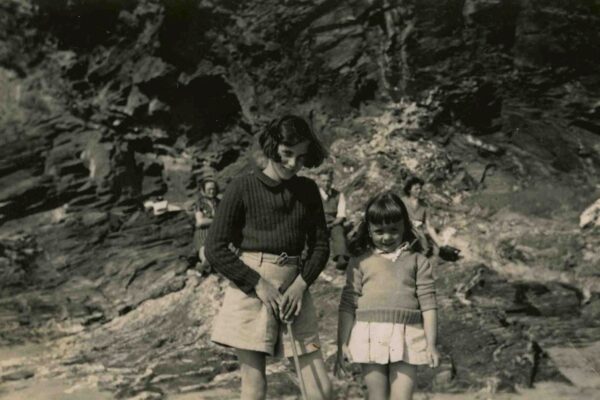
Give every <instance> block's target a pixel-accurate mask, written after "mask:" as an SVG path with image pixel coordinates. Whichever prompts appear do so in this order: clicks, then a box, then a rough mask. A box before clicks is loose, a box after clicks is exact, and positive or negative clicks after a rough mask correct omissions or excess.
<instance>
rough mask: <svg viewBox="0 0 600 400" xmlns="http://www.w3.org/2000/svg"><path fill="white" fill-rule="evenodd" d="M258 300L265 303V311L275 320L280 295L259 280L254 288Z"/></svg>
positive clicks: (267, 283) (268, 284) (266, 283)
mask: <svg viewBox="0 0 600 400" xmlns="http://www.w3.org/2000/svg"><path fill="white" fill-rule="evenodd" d="M254 291H255V292H256V295H257V296H258V298H259V299H260V300H261V301H262V302H263V303H265V305H266V306H267V310H270V311H271V312H272V313H273V315H274V316H275V318H279V304H280V303H281V299H282V296H281V293H279V290H277V288H276V287H275V286H273V285H271V284H270V283H269V282H267V281H266V280H264V279H263V278H260V279H259V280H258V283H257V284H256V287H255V288H254Z"/></svg>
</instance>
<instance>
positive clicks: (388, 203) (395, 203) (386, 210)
mask: <svg viewBox="0 0 600 400" xmlns="http://www.w3.org/2000/svg"><path fill="white" fill-rule="evenodd" d="M396 222H402V223H403V225H404V237H403V238H402V239H403V240H402V241H403V242H408V243H409V245H410V246H411V249H412V250H414V251H421V250H422V244H421V240H420V239H419V238H418V236H417V234H416V233H415V231H414V229H413V226H412V223H411V222H410V217H409V215H408V210H407V209H406V205H405V204H404V202H403V201H402V200H401V199H400V197H398V195H396V194H395V193H393V192H390V191H385V192H382V193H379V194H377V195H375V196H373V197H372V198H371V199H370V200H369V201H368V202H367V206H366V207H365V213H364V217H363V220H362V221H361V223H360V226H359V227H358V232H357V234H356V237H355V239H354V240H353V241H352V242H351V243H350V249H351V251H352V253H353V254H355V255H359V254H362V253H364V252H365V251H367V250H369V249H371V248H373V241H372V240H371V236H370V235H369V224H384V223H385V224H389V223H396Z"/></svg>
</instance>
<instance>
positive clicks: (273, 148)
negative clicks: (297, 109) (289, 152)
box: [258, 115, 327, 168]
mask: <svg viewBox="0 0 600 400" xmlns="http://www.w3.org/2000/svg"><path fill="white" fill-rule="evenodd" d="M304 141H308V142H309V146H308V152H307V154H306V161H305V162H304V166H305V167H307V168H314V167H318V166H319V165H321V164H322V163H323V160H325V158H326V157H327V151H326V150H325V148H324V147H323V145H322V144H321V142H320V141H319V139H318V138H317V137H316V136H315V134H314V133H313V132H312V130H311V129H310V126H309V125H308V123H307V122H306V121H305V120H304V119H303V118H301V117H298V116H296V115H285V116H283V117H281V118H279V119H276V120H274V121H271V123H269V125H268V126H267V127H266V129H265V130H264V131H263V132H262V133H261V134H260V136H259V137H258V143H259V145H260V148H261V149H262V152H263V153H264V155H265V156H266V157H267V158H270V159H271V160H273V161H275V162H280V161H281V158H280V157H279V154H278V153H277V148H278V146H279V145H280V144H283V145H285V146H295V145H297V144H298V143H302V142H304Z"/></svg>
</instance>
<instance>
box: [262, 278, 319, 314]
mask: <svg viewBox="0 0 600 400" xmlns="http://www.w3.org/2000/svg"><path fill="white" fill-rule="evenodd" d="M306 287H307V285H306V282H304V279H302V277H301V276H298V277H297V278H296V280H295V281H294V282H293V283H292V284H291V285H290V286H289V287H288V288H287V290H286V291H285V292H284V293H283V294H281V293H279V290H277V288H276V287H275V286H273V285H272V284H271V283H269V282H267V281H266V280H264V279H262V278H261V279H260V280H259V281H258V284H257V285H256V288H255V291H256V295H257V296H258V298H259V299H260V300H261V301H262V302H263V303H264V304H265V305H266V306H267V309H268V310H270V311H271V312H272V313H273V315H274V316H275V317H276V318H278V319H280V320H281V321H284V322H288V321H291V320H292V319H294V317H297V316H298V315H300V310H301V309H302V297H303V296H304V291H305V290H306Z"/></svg>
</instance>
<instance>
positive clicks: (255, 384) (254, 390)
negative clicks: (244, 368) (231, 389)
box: [241, 376, 267, 400]
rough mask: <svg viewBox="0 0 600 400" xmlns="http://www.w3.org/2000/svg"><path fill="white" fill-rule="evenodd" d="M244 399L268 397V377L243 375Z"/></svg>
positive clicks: (251, 399)
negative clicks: (249, 377)
mask: <svg viewBox="0 0 600 400" xmlns="http://www.w3.org/2000/svg"><path fill="white" fill-rule="evenodd" d="M241 398H242V400H264V399H266V398H267V381H266V379H248V377H246V379H244V377H243V376H242V396H241Z"/></svg>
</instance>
